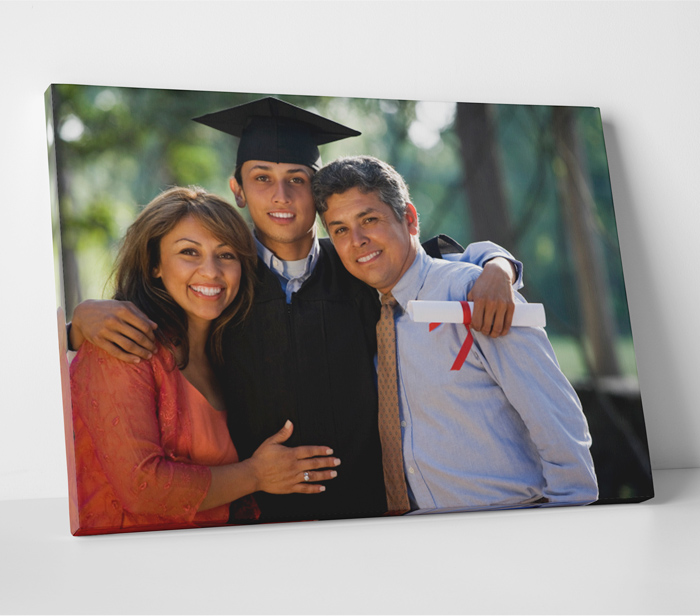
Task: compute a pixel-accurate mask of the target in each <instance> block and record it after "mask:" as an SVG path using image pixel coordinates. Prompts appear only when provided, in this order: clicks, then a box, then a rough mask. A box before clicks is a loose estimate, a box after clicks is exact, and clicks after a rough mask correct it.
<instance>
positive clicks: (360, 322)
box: [220, 235, 463, 522]
mask: <svg viewBox="0 0 700 616" xmlns="http://www.w3.org/2000/svg"><path fill="white" fill-rule="evenodd" d="M320 245H321V252H320V255H319V259H318V262H317V264H316V267H315V268H314V271H313V273H312V274H311V276H310V277H309V279H308V280H306V282H304V284H303V285H302V286H301V288H300V289H299V291H298V292H297V293H295V294H294V295H293V296H292V301H291V304H287V302H286V296H285V293H284V291H283V290H282V286H281V285H280V283H279V280H278V279H277V276H276V275H275V274H274V273H273V272H271V271H270V269H269V268H268V267H267V266H266V265H265V264H264V263H263V261H262V260H260V259H258V268H257V276H258V281H257V284H256V287H255V299H254V303H253V307H252V310H251V312H250V314H249V316H248V317H247V319H246V320H245V322H244V323H242V324H239V325H235V326H232V327H229V328H228V330H227V332H226V334H225V337H224V366H223V369H222V372H221V374H220V382H221V384H222V386H223V390H224V395H225V397H226V402H227V408H228V409H229V410H228V418H229V429H230V431H231V438H232V440H233V442H234V444H235V445H236V448H237V449H238V453H239V456H240V457H241V459H244V458H248V457H250V456H251V455H252V454H253V452H254V451H255V449H256V448H257V447H258V446H259V445H260V444H261V443H262V442H263V441H264V440H265V439H266V438H268V437H269V436H271V435H273V434H274V433H275V432H277V431H278V430H279V429H281V428H282V426H283V425H284V422H285V421H286V420H287V419H290V420H291V421H292V422H293V423H294V432H293V434H292V437H291V438H290V439H289V440H288V441H287V443H286V444H287V445H289V446H292V447H294V446H297V445H327V446H329V447H332V448H333V451H334V455H335V456H337V457H339V458H340V459H341V465H340V466H339V467H337V471H338V476H337V477H336V478H335V479H332V480H330V481H327V482H325V485H326V491H325V492H322V493H320V494H287V495H274V494H266V493H263V492H258V493H256V495H255V497H256V500H257V501H258V505H259V506H260V509H261V511H262V517H261V520H260V521H261V522H263V521H265V522H273V521H276V522H277V521H290V520H321V519H333V518H353V517H371V516H379V515H382V514H383V513H384V512H385V511H386V494H385V489H384V473H383V470H382V456H381V444H380V440H379V431H378V427H377V412H378V409H377V404H378V403H377V387H376V371H375V368H374V356H375V354H376V350H377V340H376V323H377V320H378V319H379V309H380V305H379V298H378V295H377V292H376V290H374V289H372V288H371V287H369V286H367V285H366V284H364V283H363V282H360V281H359V280H357V279H356V278H355V277H353V276H351V275H350V274H349V273H348V272H347V270H346V269H345V267H343V264H342V263H341V261H340V258H339V257H338V254H337V253H336V251H335V248H333V245H332V244H331V242H330V240H328V239H322V240H320ZM423 247H424V248H425V250H426V252H427V253H428V254H429V255H431V256H433V257H436V258H439V257H440V256H441V255H442V254H446V253H448V252H462V251H463V248H462V247H461V246H460V245H459V244H457V243H456V242H454V240H452V239H451V238H448V237H447V236H443V235H440V236H438V237H435V238H432V239H431V240H428V241H427V242H425V243H424V244H423ZM232 509H233V508H232ZM231 522H235V520H233V519H231Z"/></svg>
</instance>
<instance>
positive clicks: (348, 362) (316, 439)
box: [70, 98, 521, 521]
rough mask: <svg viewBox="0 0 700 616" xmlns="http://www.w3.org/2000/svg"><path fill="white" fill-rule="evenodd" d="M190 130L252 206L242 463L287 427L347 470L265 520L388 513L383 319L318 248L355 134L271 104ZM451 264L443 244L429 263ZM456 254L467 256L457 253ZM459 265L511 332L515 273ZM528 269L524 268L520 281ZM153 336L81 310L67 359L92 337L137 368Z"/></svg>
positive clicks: (235, 370)
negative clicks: (205, 136)
mask: <svg viewBox="0 0 700 616" xmlns="http://www.w3.org/2000/svg"><path fill="white" fill-rule="evenodd" d="M196 121H198V122H201V123H203V124H206V125H208V126H211V127H213V128H215V129H218V130H222V131H224V132H226V133H229V134H232V135H234V136H236V137H239V138H240V142H239V146H238V153H237V162H236V170H235V174H234V177H233V178H231V180H230V185H231V189H232V191H233V193H234V195H235V199H236V203H237V204H238V205H239V206H240V207H246V206H247V207H248V208H249V211H250V215H251V218H252V220H253V224H254V233H255V237H256V244H257V249H258V257H259V259H258V271H257V273H258V281H257V284H256V287H255V300H254V305H253V308H252V310H251V313H250V315H249V316H248V318H247V319H246V320H245V322H243V323H242V324H239V325H236V326H233V327H230V328H229V330H228V331H227V332H226V336H225V340H224V344H225V347H224V349H225V364H224V366H223V368H222V370H221V374H220V381H221V385H222V388H223V391H224V393H225V396H226V400H227V408H228V416H229V428H230V430H231V435H232V438H233V441H234V443H235V445H236V447H237V449H238V451H239V454H240V455H241V457H242V458H244V457H247V456H249V455H251V454H252V453H253V451H255V449H256V448H257V447H258V446H259V445H260V443H261V442H262V441H263V440H264V439H266V438H267V437H269V436H270V434H274V433H275V432H277V431H278V430H279V428H280V426H282V425H283V424H284V422H285V421H286V420H287V419H290V420H291V421H292V423H293V425H294V431H293V434H292V436H291V438H290V439H289V441H287V444H288V445H290V446H296V445H312V444H318V443H322V444H324V445H328V446H330V447H332V448H333V450H334V455H335V456H337V457H339V458H340V459H341V462H342V463H341V466H340V467H338V468H337V471H338V476H337V478H336V479H334V480H333V482H332V483H331V484H329V485H328V486H327V489H326V491H325V492H323V493H320V494H317V495H302V494H290V495H269V494H259V495H256V498H257V499H258V504H259V506H260V508H261V511H262V518H261V521H288V520H314V519H333V518H348V517H367V516H377V515H382V514H383V513H384V512H385V511H386V498H385V488H384V482H383V471H382V458H381V447H380V442H379V434H378V429H377V392H376V384H375V371H374V364H373V358H374V355H375V352H376V334H375V324H376V322H377V318H378V315H379V303H378V301H377V296H376V292H375V291H374V290H373V289H371V288H370V287H368V286H367V285H365V284H363V283H362V282H360V281H359V280H357V279H356V278H354V277H353V276H351V275H350V274H348V272H347V271H346V269H345V268H344V267H343V265H342V263H341V262H340V260H339V258H338V256H337V253H336V252H335V249H334V248H333V246H332V244H331V242H330V241H329V240H324V239H321V240H319V238H318V237H317V232H316V225H315V216H316V213H315V208H314V204H313V199H312V196H311V179H312V177H313V174H314V173H315V172H316V171H317V170H318V169H319V168H320V166H321V160H320V154H319V149H318V146H319V145H322V144H324V143H328V142H331V141H335V140H339V139H344V138H346V137H350V136H354V135H359V133H358V132H357V131H354V130H353V129H349V128H347V127H345V126H342V125H340V124H337V123H336V122H332V121H331V120H328V119H327V118H323V117H321V116H318V115H316V114H313V113H310V112H307V111H305V110H303V109H300V108H298V107H296V106H294V105H290V104H289V103H285V102H283V101H280V100H277V99H274V98H265V99H261V100H257V101H254V102H252V103H247V104H244V105H239V106H237V107H233V108H231V109H226V110H223V111H220V112H216V113H212V114H208V115H206V116H202V117H200V118H197V119H196ZM441 247H442V248H443V249H445V250H446V251H447V252H455V250H457V249H458V248H455V247H454V246H453V245H451V243H450V242H449V241H448V240H445V239H441V240H440V241H432V243H431V251H433V253H434V254H435V255H436V256H439V249H440V248H441ZM459 250H460V251H461V249H459ZM461 256H462V258H466V259H471V260H472V261H473V262H476V263H478V264H479V265H486V264H487V263H488V265H487V266H486V271H485V275H484V277H483V279H482V280H481V283H482V288H481V291H480V292H477V293H476V295H477V298H475V299H478V300H479V302H480V305H481V306H482V323H481V324H479V325H480V326H482V327H483V328H484V329H485V330H486V331H487V333H488V332H490V333H491V335H493V336H498V335H500V334H503V333H507V331H508V327H509V325H510V319H511V317H512V290H511V284H512V280H513V279H518V280H519V279H520V269H521V264H519V263H518V262H517V261H515V260H513V265H511V263H509V262H508V261H506V260H505V259H504V258H503V257H506V258H509V259H512V257H511V256H510V255H509V253H507V252H506V251H503V250H502V249H499V248H498V247H496V246H494V245H493V244H490V243H488V242H482V243H480V244H477V245H473V246H471V247H470V248H469V249H468V250H467V251H466V252H465V254H464V255H461ZM519 268H520V269H519ZM153 327H155V324H151V323H149V322H148V320H147V319H145V317H144V316H143V315H142V314H139V312H138V310H136V309H135V308H134V307H133V306H129V305H126V306H124V305H122V306H117V305H115V303H113V302H111V301H105V302H86V303H84V304H81V305H80V306H79V307H77V308H76V310H75V314H74V317H73V323H72V328H71V331H70V336H71V341H72V345H73V347H76V346H77V345H79V344H80V343H81V341H82V340H83V339H85V338H87V339H89V340H90V341H91V342H93V343H94V344H97V345H98V346H102V347H103V348H106V349H107V350H108V351H110V352H112V353H113V354H115V355H117V356H120V357H122V358H124V359H125V360H126V361H133V360H134V359H135V357H137V356H142V357H143V356H146V355H147V353H148V352H149V350H150V349H151V338H152V328H153Z"/></svg>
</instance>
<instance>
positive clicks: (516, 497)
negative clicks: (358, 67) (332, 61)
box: [46, 85, 653, 535]
mask: <svg viewBox="0 0 700 616" xmlns="http://www.w3.org/2000/svg"><path fill="white" fill-rule="evenodd" d="M46 117H47V137H48V148H49V167H50V172H51V178H52V195H51V197H52V198H51V201H52V214H53V231H54V256H55V262H56V284H57V304H58V306H59V328H58V333H59V338H60V340H61V349H62V350H61V369H62V374H63V377H64V378H63V388H64V392H63V393H64V420H65V426H66V453H67V460H68V485H69V504H70V525H71V532H72V533H73V534H75V535H90V534H101V533H118V532H134V531H145V530H164V529H177V528H196V527H206V526H221V525H241V524H259V523H266V522H289V521H315V520H332V519H345V518H370V517H372V518H376V517H382V516H400V515H419V514H426V513H446V512H465V511H479V510H480V511H483V510H502V509H514V508H536V507H553V506H568V505H590V504H594V503H596V504H612V503H633V502H640V501H644V500H647V499H649V498H651V497H652V496H653V484H652V476H651V465H650V461H649V453H648V446H647V439H646V431H645V427H644V417H643V411H642V403H641V395H640V392H639V385H638V381H637V370H636V361H635V356H634V346H633V342H632V332H631V327H630V321H629V312H628V307H627V299H626V294H625V286H624V278H623V273H622V264H621V259H620V250H619V242H618V238H617V228H616V223H615V214H614V209H613V201H612V193H611V188H610V179H609V175H608V166H607V158H606V154H605V144H604V140H603V127H602V123H601V116H600V111H599V110H598V109H595V108H579V107H548V106H527V105H496V104H480V103H437V102H423V101H397V100H384V99H359V98H358V99H352V98H334V97H318V96H287V95H279V94H264V93H260V94H249V93H224V92H195V91H181V90H178V91H176V90H155V89H143V88H121V87H107V86H86V85H52V86H51V87H50V88H49V89H48V90H47V92H46ZM430 301H439V302H451V303H453V304H454V307H456V309H457V313H458V318H457V319H454V322H449V321H448V320H447V319H445V318H443V317H440V319H437V318H436V320H435V321H434V322H433V321H432V320H429V322H420V321H418V320H417V319H414V316H413V312H412V303H413V302H430ZM533 304H541V305H543V306H544V313H545V314H546V331H545V328H544V327H542V326H540V324H539V323H537V324H535V325H536V326H528V325H523V324H522V322H523V320H522V315H523V314H524V312H525V310H526V309H527V308H529V307H530V306H531V305H533ZM541 325H544V323H542V324H541Z"/></svg>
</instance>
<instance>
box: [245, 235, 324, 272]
mask: <svg viewBox="0 0 700 616" xmlns="http://www.w3.org/2000/svg"><path fill="white" fill-rule="evenodd" d="M253 239H254V240H255V247H256V250H257V252H258V257H260V259H262V261H263V263H264V264H265V265H267V267H269V268H270V269H271V270H272V271H273V272H275V273H276V274H279V275H280V276H282V275H283V272H284V262H283V261H282V259H279V258H278V257H276V256H275V253H273V252H272V251H271V250H270V249H269V248H268V247H267V246H265V245H264V244H263V243H262V242H261V241H260V240H259V239H258V238H257V237H256V236H255V234H253ZM320 253H321V245H320V244H319V241H318V237H317V236H316V235H314V241H313V244H311V250H310V251H309V255H308V256H307V257H306V268H305V269H304V273H303V274H302V276H300V278H308V277H309V276H310V275H311V272H313V270H314V267H315V266H316V262H317V261H318V257H319V255H320Z"/></svg>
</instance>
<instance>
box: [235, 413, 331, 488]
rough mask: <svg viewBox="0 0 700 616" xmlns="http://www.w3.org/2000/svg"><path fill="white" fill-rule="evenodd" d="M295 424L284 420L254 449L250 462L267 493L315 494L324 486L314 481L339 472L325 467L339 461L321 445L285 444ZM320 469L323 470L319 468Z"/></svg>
mask: <svg viewBox="0 0 700 616" xmlns="http://www.w3.org/2000/svg"><path fill="white" fill-rule="evenodd" d="M293 430H294V427H293V426H292V422H291V421H287V423H286V424H284V427H283V428H282V429H281V430H280V431H279V432H277V434H273V435H272V436H271V437H270V438H268V439H267V440H265V441H264V442H263V444H262V445H260V447H258V448H257V450H256V451H255V453H254V454H253V456H252V458H250V460H249V462H250V463H251V466H252V468H253V473H254V474H255V477H256V480H257V485H258V490H262V491H263V492H269V493H270V494H289V493H291V492H298V493H302V494H316V493H318V492H323V491H324V490H325V489H326V487H325V486H323V485H320V484H318V483H315V482H317V481H326V480H328V479H333V477H335V476H336V475H337V474H338V473H337V472H336V471H334V470H328V469H330V468H332V467H334V466H338V465H339V464H340V460H339V459H338V458H334V457H332V456H331V454H332V453H333V450H332V449H330V448H328V447H323V446H312V445H309V446H302V447H286V446H284V445H283V444H282V443H284V442H285V441H286V440H287V439H289V437H290V436H291V435H292V432H293ZM320 469H322V470H320Z"/></svg>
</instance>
